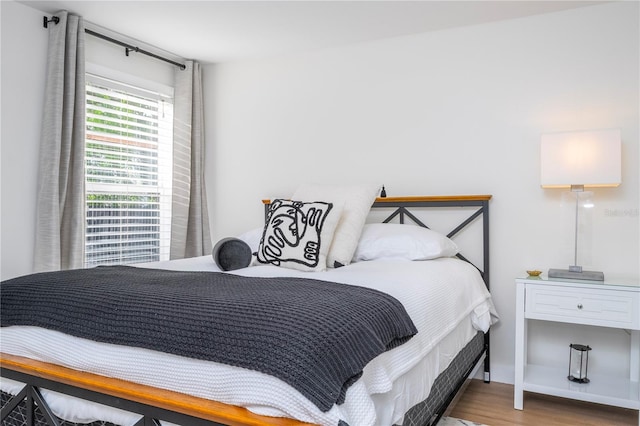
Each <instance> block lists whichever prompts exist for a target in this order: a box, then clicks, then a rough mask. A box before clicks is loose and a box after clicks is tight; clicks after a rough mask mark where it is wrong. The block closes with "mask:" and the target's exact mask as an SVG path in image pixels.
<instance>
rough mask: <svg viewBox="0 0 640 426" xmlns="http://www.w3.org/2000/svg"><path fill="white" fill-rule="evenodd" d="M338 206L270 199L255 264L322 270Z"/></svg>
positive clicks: (338, 212) (335, 222) (324, 203)
mask: <svg viewBox="0 0 640 426" xmlns="http://www.w3.org/2000/svg"><path fill="white" fill-rule="evenodd" d="M341 210H342V209H341V206H336V205H335V204H333V203H326V202H322V201H317V202H301V201H290V200H280V199H277V200H273V201H272V202H271V205H270V207H269V212H268V213H267V221H266V224H265V227H264V231H263V233H262V238H261V239H260V245H259V246H258V251H257V253H256V260H257V262H258V263H263V264H271V265H275V266H281V267H285V268H292V269H298V270H301V271H316V272H317V271H323V270H325V269H326V266H327V253H328V251H329V247H330V246H331V241H332V240H333V234H334V232H335V230H336V226H337V224H338V220H339V219H340V214H341Z"/></svg>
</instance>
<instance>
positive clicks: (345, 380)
mask: <svg viewBox="0 0 640 426" xmlns="http://www.w3.org/2000/svg"><path fill="white" fill-rule="evenodd" d="M0 297H1V305H0V317H1V319H0V325H1V326H2V327H7V326H12V325H30V326H37V327H43V328H47V329H51V330H57V331H61V332H63V333H67V334H70V335H73V336H77V337H81V338H85V339H91V340H95V341H98V342H105V343H113V344H118V345H127V346H135V347H141V348H147V349H153V350H157V351H162V352H167V353H171V354H176V355H181V356H185V357H191V358H196V359H202V360H209V361H216V362H220V363H224V364H229V365H233V366H238V367H243V368H247V369H252V370H256V371H261V372H263V373H266V374H270V375H272V376H275V377H278V378H280V379H281V380H283V381H285V382H286V383H288V384H289V385H291V386H292V387H294V388H295V389H297V390H298V391H300V392H301V393H302V394H303V395H304V396H305V397H306V398H308V399H309V400H310V401H311V402H313V403H314V404H315V405H316V406H318V408H319V409H320V410H322V411H327V410H329V409H330V408H331V406H332V405H333V404H340V403H342V402H344V397H345V392H346V390H347V388H348V387H349V386H350V385H351V384H352V383H353V382H355V381H356V380H357V379H358V377H360V375H361V374H362V369H363V368H364V366H365V365H366V364H367V363H368V362H369V361H371V360H372V359H373V358H374V357H375V356H377V355H379V354H380V353H382V352H384V351H386V350H388V349H391V348H394V347H396V346H398V345H400V344H402V343H404V342H406V341H407V340H409V339H410V338H411V337H412V336H413V335H414V334H415V333H416V332H417V330H416V328H415V326H414V325H413V322H412V321H411V319H410V318H409V316H408V315H407V313H406V311H405V309H404V307H403V306H402V305H401V304H400V302H398V301H397V300H396V299H395V298H393V297H391V296H389V295H387V294H385V293H382V292H379V291H376V290H371V289H367V288H364V287H358V286H352V285H345V284H337V283H331V282H325V281H319V280H311V279H305V278H253V277H251V278H247V277H240V276H235V275H231V274H226V273H217V272H182V271H165V270H157V269H144V268H135V267H126V266H101V267H97V268H93V269H79V270H71V271H58V272H47V273H40V274H33V275H28V276H24V277H19V278H15V279H11V280H6V281H4V282H2V283H1V287H0Z"/></svg>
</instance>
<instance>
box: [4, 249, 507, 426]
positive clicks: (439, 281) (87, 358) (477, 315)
mask: <svg viewBox="0 0 640 426" xmlns="http://www.w3.org/2000/svg"><path fill="white" fill-rule="evenodd" d="M145 266H147V267H156V268H162V269H175V270H199V271H218V270H219V269H218V268H217V266H216V265H215V263H214V262H213V260H212V259H211V257H210V256H203V257H198V258H192V259H183V260H176V261H169V262H158V263H154V264H148V265H145ZM230 273H234V274H238V275H245V276H269V277H274V276H300V277H310V273H308V272H299V271H295V270H289V269H284V268H278V267H275V266H255V267H249V268H245V269H240V270H236V271H232V272H230ZM313 277H314V278H317V279H321V280H327V281H335V282H340V283H345V284H354V285H360V286H364V287H370V288H374V289H377V290H380V291H383V292H386V293H388V294H390V295H392V296H394V297H395V298H396V299H398V300H399V301H400V302H402V304H403V305H404V307H405V309H406V310H407V312H408V313H409V315H410V316H411V318H412V320H413V322H414V324H415V325H416V327H417V329H418V334H416V335H415V336H414V337H413V338H412V339H411V340H409V341H408V342H407V343H405V344H403V345H401V346H399V347H397V348H394V349H392V350H390V351H388V352H385V353H383V354H381V355H379V356H378V357H376V358H375V359H374V360H373V361H371V362H370V363H369V364H368V365H367V366H366V367H365V369H364V374H363V376H362V377H361V378H360V379H359V380H358V381H357V382H356V383H354V384H353V385H352V386H351V387H350V388H349V390H348V391H347V394H346V400H345V402H344V403H343V404H341V405H334V406H333V407H332V409H331V410H329V411H328V412H321V411H320V410H319V409H318V408H317V407H316V406H315V405H313V404H312V403H311V402H310V401H308V400H307V399H306V398H304V397H303V396H302V394H300V393H299V392H298V391H296V390H295V389H293V388H292V387H290V386H289V385H287V384H286V383H284V382H282V381H281V380H279V379H276V378H274V377H271V376H268V375H266V374H263V373H259V372H256V371H251V370H246V369H242V368H238V367H232V366H227V365H223V364H218V363H212V362H207V361H200V360H193V359H189V358H184V357H179V356H175V355H169V354H164V353H160V352H155V351H151V350H147V349H138V348H131V347H123V346H118V345H111V344H105V343H98V342H94V341H90V340H85V339H78V338H75V337H70V336H67V335H64V334H62V333H59V332H55V331H49V330H44V329H40V328H35V327H5V328H0V350H1V351H2V352H5V353H9V354H14V355H21V356H26V357H29V358H32V359H37V360H41V361H46V362H51V363H54V364H58V365H63V366H66V367H70V368H74V369H78V370H82V371H89V372H92V373H96V374H102V375H105V376H110V377H117V378H121V379H125V380H129V381H133V382H138V383H142V384H146V385H150V386H155V387H160V388H166V389H171V390H174V391H178V392H183V393H187V394H191V395H195V396H199V397H203V398H208V399H213V400H217V401H221V402H224V403H228V404H233V405H239V406H244V407H247V408H248V409H249V410H251V411H253V412H255V413H258V414H263V415H269V416H280V417H282V416H284V417H292V418H296V419H299V420H302V421H305V422H310V423H317V424H321V425H331V426H335V425H337V424H338V422H339V421H340V420H343V421H345V422H347V423H348V424H349V425H351V426H356V425H357V426H367V425H391V424H395V423H400V422H401V421H402V418H403V416H404V413H405V412H406V411H407V409H409V408H410V407H412V406H413V405H415V404H416V403H418V402H420V401H422V400H424V399H425V398H426V397H427V396H428V395H429V389H430V388H431V385H432V384H433V381H434V380H435V378H436V377H437V376H438V374H440V373H441V372H442V371H443V370H444V369H446V368H447V366H448V365H449V363H450V362H451V361H452V360H453V358H454V357H455V355H456V354H457V353H458V352H459V350H460V349H462V348H463V347H464V346H465V345H466V344H467V343H468V342H469V341H470V340H471V339H472V338H473V336H474V335H475V334H476V332H477V330H482V331H485V332H486V331H487V330H488V329H489V326H490V325H491V324H492V323H494V322H495V321H497V314H496V312H495V309H494V307H493V303H492V301H491V297H490V295H489V293H488V291H487V290H486V288H485V286H484V283H483V281H482V279H481V277H480V275H479V273H478V271H477V270H476V269H475V268H474V267H473V266H472V265H470V264H468V263H466V262H463V261H461V260H458V259H456V258H440V259H435V260H429V261H406V260H377V261H368V262H357V263H352V264H351V265H349V266H345V267H342V268H338V269H330V270H328V271H326V272H320V273H314V274H313ZM70 348H71V349H70ZM16 389H19V385H17V384H16V383H15V382H11V381H8V380H3V381H2V390H3V391H5V392H10V393H16ZM45 398H47V399H48V400H49V403H50V404H51V408H52V409H53V411H54V413H55V414H56V415H58V416H59V417H61V418H63V419H66V420H69V421H76V422H89V421H93V420H97V419H101V420H107V421H111V422H113V423H116V424H121V425H130V424H134V423H135V422H136V421H137V420H138V419H139V416H138V415H135V414H129V413H126V412H122V411H121V410H116V409H112V408H108V407H104V406H102V407H96V406H95V405H96V404H91V403H85V402H80V401H78V400H75V401H71V402H70V400H69V399H68V397H61V396H60V397H56V395H55V394H54V395H51V393H49V394H48V395H45ZM185 426H187V425H185Z"/></svg>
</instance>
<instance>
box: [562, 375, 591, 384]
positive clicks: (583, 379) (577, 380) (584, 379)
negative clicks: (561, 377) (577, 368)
mask: <svg viewBox="0 0 640 426" xmlns="http://www.w3.org/2000/svg"><path fill="white" fill-rule="evenodd" d="M567 379H569V380H571V381H572V382H576V383H589V382H590V380H589V379H587V378H586V377H584V378H582V379H578V378H576V377H573V376H567Z"/></svg>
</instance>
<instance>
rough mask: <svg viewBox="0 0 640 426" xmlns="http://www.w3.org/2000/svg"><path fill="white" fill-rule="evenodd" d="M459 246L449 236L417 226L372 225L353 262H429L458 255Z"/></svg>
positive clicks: (370, 224)
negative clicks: (383, 260) (378, 260)
mask: <svg viewBox="0 0 640 426" xmlns="http://www.w3.org/2000/svg"><path fill="white" fill-rule="evenodd" d="M458 251H459V249H458V246H457V245H456V243H454V242H453V241H452V240H451V239H449V238H447V237H446V236H444V235H442V234H440V233H438V232H436V231H433V230H431V229H428V228H423V227H422V226H417V225H403V224H398V223H369V224H366V225H365V226H364V228H363V230H362V236H361V237H360V241H359V242H358V247H357V248H356V252H355V254H354V255H353V261H354V262H358V261H362V260H376V259H385V258H392V259H407V260H428V259H436V258H438V257H451V256H455V255H456V254H457V253H458Z"/></svg>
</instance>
